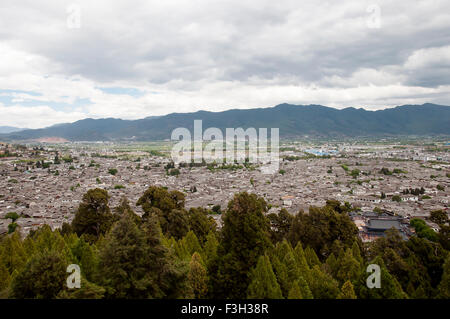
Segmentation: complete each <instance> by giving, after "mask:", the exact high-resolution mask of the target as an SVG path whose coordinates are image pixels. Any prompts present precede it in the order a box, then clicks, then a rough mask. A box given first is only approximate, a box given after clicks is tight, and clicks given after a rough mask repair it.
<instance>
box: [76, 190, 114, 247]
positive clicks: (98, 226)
mask: <svg viewBox="0 0 450 319" xmlns="http://www.w3.org/2000/svg"><path fill="white" fill-rule="evenodd" d="M108 200H109V195H108V192H107V191H106V190H104V189H100V188H96V189H91V190H89V191H87V193H86V194H84V195H83V201H82V202H81V204H80V205H79V207H78V210H77V212H76V213H75V217H74V219H73V221H72V227H73V230H74V231H75V232H76V233H77V234H78V236H81V235H83V234H84V235H85V238H86V239H87V240H88V241H89V242H94V241H96V240H97V239H98V238H99V236H100V235H102V234H103V235H104V234H105V233H106V232H107V231H108V229H109V228H110V227H111V225H112V222H113V215H112V214H111V211H110V209H109V206H108Z"/></svg>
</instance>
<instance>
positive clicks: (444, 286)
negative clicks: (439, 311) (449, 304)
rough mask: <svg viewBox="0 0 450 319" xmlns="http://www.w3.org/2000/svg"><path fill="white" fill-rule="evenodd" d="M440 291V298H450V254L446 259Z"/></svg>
mask: <svg viewBox="0 0 450 319" xmlns="http://www.w3.org/2000/svg"><path fill="white" fill-rule="evenodd" d="M438 291H439V294H438V297H439V298H442V299H450V255H449V256H448V257H447V259H446V261H445V264H444V272H443V274H442V278H441V282H440V283H439V286H438Z"/></svg>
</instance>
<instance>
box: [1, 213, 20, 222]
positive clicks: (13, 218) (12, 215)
mask: <svg viewBox="0 0 450 319" xmlns="http://www.w3.org/2000/svg"><path fill="white" fill-rule="evenodd" d="M19 217H20V216H19V215H18V214H17V213H16V212H10V213H7V214H6V215H5V216H4V217H3V219H8V218H9V219H12V221H13V222H15V221H16V220H17V219H18V218H19Z"/></svg>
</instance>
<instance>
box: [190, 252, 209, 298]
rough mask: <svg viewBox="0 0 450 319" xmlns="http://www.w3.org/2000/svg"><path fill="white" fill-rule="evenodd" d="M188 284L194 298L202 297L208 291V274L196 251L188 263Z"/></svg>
mask: <svg viewBox="0 0 450 319" xmlns="http://www.w3.org/2000/svg"><path fill="white" fill-rule="evenodd" d="M188 280H189V284H190V285H191V287H192V290H193V293H194V296H195V298H197V299H199V298H204V297H206V293H207V292H208V275H207V272H206V268H205V267H204V266H203V260H202V258H201V257H200V255H199V254H198V253H197V252H196V253H194V254H193V255H192V259H191V262H190V263H189V274H188Z"/></svg>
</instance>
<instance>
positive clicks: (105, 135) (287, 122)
mask: <svg viewBox="0 0 450 319" xmlns="http://www.w3.org/2000/svg"><path fill="white" fill-rule="evenodd" d="M194 120H203V130H205V129H206V128H208V127H217V128H219V129H221V130H222V131H223V132H224V133H225V128H227V127H230V128H238V127H242V128H244V129H246V128H249V127H254V128H271V127H278V128H279V129H280V137H282V138H283V137H284V138H289V137H299V136H304V135H309V136H322V137H355V136H395V135H450V106H444V105H436V104H430V103H427V104H423V105H402V106H397V107H394V108H388V109H384V110H378V111H367V110H364V109H362V108H360V109H356V108H353V107H351V108H345V109H341V110H338V109H335V108H330V107H326V106H322V105H291V104H280V105H277V106H275V107H271V108H257V109H233V110H227V111H223V112H209V111H198V112H194V113H171V114H168V115H165V116H158V117H147V118H143V119H139V120H121V119H115V118H105V119H91V118H88V119H84V120H80V121H76V122H74V123H66V124H59V125H54V126H51V127H47V128H42V129H34V130H23V131H20V132H13V133H9V134H0V140H2V139H3V140H35V139H38V138H44V137H58V138H62V139H66V140H69V141H120V140H136V141H150V140H165V139H170V136H171V132H172V130H174V129H175V128H178V127H185V128H187V129H189V130H191V132H193V125H194Z"/></svg>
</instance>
